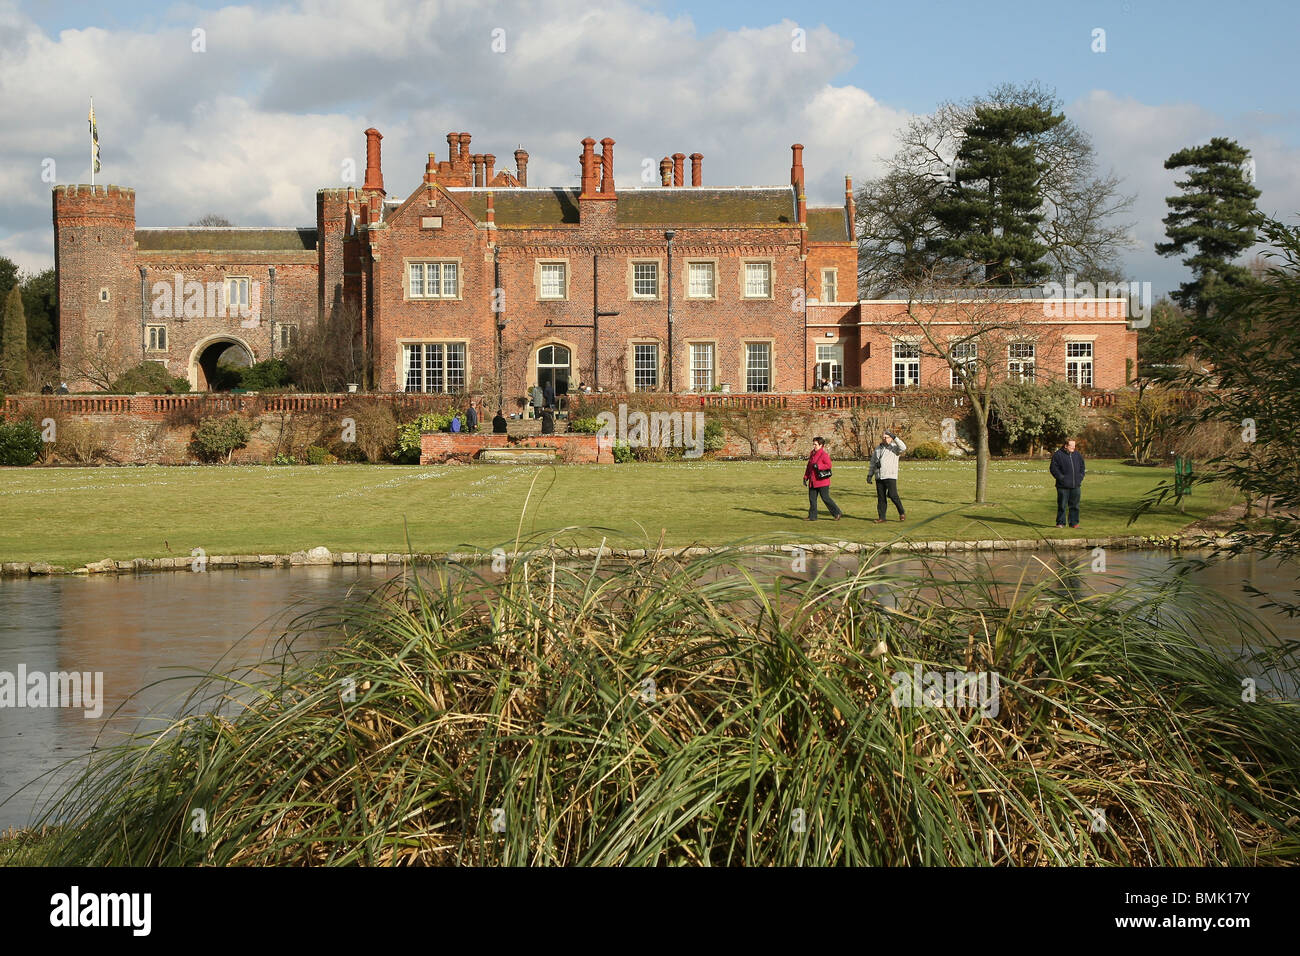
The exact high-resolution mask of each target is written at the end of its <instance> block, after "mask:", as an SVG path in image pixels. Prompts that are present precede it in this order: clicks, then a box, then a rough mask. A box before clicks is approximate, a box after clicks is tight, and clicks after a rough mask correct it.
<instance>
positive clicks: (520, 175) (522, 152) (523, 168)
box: [515, 147, 528, 186]
mask: <svg viewBox="0 0 1300 956" xmlns="http://www.w3.org/2000/svg"><path fill="white" fill-rule="evenodd" d="M515 170H516V173H515V178H516V179H518V180H519V185H520V186H527V185H528V150H526V149H523V148H522V147H521V148H520V149H516V150H515Z"/></svg>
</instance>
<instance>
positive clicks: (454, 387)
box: [402, 342, 465, 392]
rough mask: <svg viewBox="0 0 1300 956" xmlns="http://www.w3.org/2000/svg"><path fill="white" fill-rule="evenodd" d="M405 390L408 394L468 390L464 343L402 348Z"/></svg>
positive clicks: (413, 343)
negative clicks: (466, 388) (466, 385)
mask: <svg viewBox="0 0 1300 956" xmlns="http://www.w3.org/2000/svg"><path fill="white" fill-rule="evenodd" d="M402 368H403V370H404V372H405V375H404V381H403V385H402V388H403V390H404V391H407V392H459V391H463V390H464V388H465V343H464V342H408V343H405V344H403V345H402Z"/></svg>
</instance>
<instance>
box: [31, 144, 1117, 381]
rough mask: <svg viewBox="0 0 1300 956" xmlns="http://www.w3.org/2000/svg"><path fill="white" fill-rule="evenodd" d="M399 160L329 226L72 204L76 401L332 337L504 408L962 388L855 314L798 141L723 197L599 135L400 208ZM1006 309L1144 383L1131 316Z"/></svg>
mask: <svg viewBox="0 0 1300 956" xmlns="http://www.w3.org/2000/svg"><path fill="white" fill-rule="evenodd" d="M381 139H382V136H381V134H380V133H379V131H378V130H375V129H369V130H367V131H366V170H365V180H364V183H363V184H362V185H361V186H360V187H359V188H357V187H342V188H334V187H331V188H324V189H319V190H317V194H316V223H315V226H314V227H307V228H293V229H285V228H277V229H265V228H238V227H231V228H198V227H187V228H175V227H167V228H149V227H144V228H137V226H136V222H135V192H134V190H132V189H128V188H123V187H118V186H106V187H105V186H96V187H91V186H84V185H81V186H57V187H55V189H54V196H53V201H54V209H53V212H54V237H55V256H56V259H55V264H56V269H57V272H58V283H59V303H60V328H61V342H60V360H61V362H62V364H63V374H64V377H65V378H66V379H67V381H68V382H69V385H70V386H71V387H72V388H73V390H84V389H88V388H90V387H92V386H91V384H90V380H89V379H88V378H87V373H86V370H87V369H88V368H92V367H101V366H116V367H119V368H125V367H128V366H130V365H133V364H136V363H138V362H140V361H142V360H153V361H158V362H161V363H163V364H164V365H165V366H166V367H167V368H168V370H169V371H170V372H171V373H172V374H174V375H180V376H185V377H188V378H189V380H190V383H191V385H192V386H193V387H194V388H198V389H204V388H206V387H207V383H208V379H209V376H211V374H212V373H213V371H214V369H215V365H216V362H217V359H218V357H219V356H221V355H222V353H224V352H226V351H227V350H228V349H232V348H233V349H236V350H237V351H238V352H239V353H240V354H241V355H242V357H243V361H244V362H245V363H246V362H252V361H261V360H264V359H267V358H272V357H275V356H277V355H281V354H283V353H284V351H285V350H286V349H288V348H289V347H290V346H291V345H292V344H293V342H294V341H295V338H296V336H297V334H298V332H299V330H300V329H302V328H305V327H306V326H307V325H308V324H310V323H315V322H318V321H325V322H348V323H351V324H352V325H353V326H354V335H355V337H356V340H357V342H358V344H359V345H361V346H363V347H364V349H365V354H366V355H367V356H368V363H369V368H368V370H367V372H366V374H365V375H359V376H358V377H359V378H364V377H366V375H368V380H366V381H361V382H358V385H359V386H360V387H361V388H363V389H374V390H378V391H400V390H405V391H434V392H441V391H461V390H464V389H469V390H472V391H476V392H483V393H485V394H487V395H495V393H496V390H497V382H498V381H500V383H501V387H502V389H503V391H504V395H505V396H506V400H507V404H509V403H510V400H511V399H512V398H514V397H516V396H520V395H522V394H523V393H524V391H525V389H526V388H527V387H529V386H531V385H533V384H535V383H537V382H539V381H541V382H543V383H544V382H547V381H550V382H552V383H553V384H554V386H555V389H556V391H557V393H560V394H563V393H565V392H571V391H573V390H574V389H576V387H577V386H578V384H579V383H586V384H588V385H590V386H592V387H593V388H597V387H599V388H602V389H604V390H605V391H630V390H662V391H673V392H702V391H718V390H721V391H728V392H732V393H743V392H799V391H806V390H809V389H812V388H815V387H816V386H817V385H818V383H819V382H821V381H824V380H826V379H830V380H833V381H838V382H841V383H842V384H843V385H844V386H849V387H854V386H861V387H866V388H890V387H895V386H911V385H921V386H931V387H945V388H946V387H950V385H951V384H952V382H951V378H950V369H949V367H948V365H947V364H946V363H944V362H941V361H940V360H938V359H936V358H934V357H933V356H928V355H923V350H922V348H921V346H920V345H919V338H918V336H917V335H916V334H915V333H916V328H915V324H914V322H912V321H909V320H908V318H907V317H906V315H903V314H901V313H900V310H901V309H902V307H903V304H902V303H901V302H899V301H889V300H878V301H859V300H858V297H857V249H856V243H855V241H854V235H853V229H852V224H853V222H854V218H855V211H854V203H853V192H852V183H851V181H849V180H848V178H847V177H846V179H845V195H844V202H843V204H841V205H836V206H810V205H809V204H808V203H807V201H806V198H805V195H804V167H803V155H802V154H803V147H802V146H800V145H798V144H796V145H794V146H793V147H791V149H792V153H793V157H792V163H791V167H790V182H789V184H788V185H780V186H729V187H716V186H705V185H704V184H703V157H702V156H701V155H700V154H699V153H693V154H691V155H690V156H689V157H687V156H686V155H684V154H682V153H676V154H674V155H672V156H671V157H664V159H663V160H662V161H661V162H660V164H659V174H660V180H661V184H660V185H657V186H648V187H640V188H621V189H620V188H618V187H617V186H616V184H615V182H614V140H612V139H609V138H606V139H603V140H601V141H600V143H599V144H597V143H596V142H595V140H593V139H591V138H587V139H584V140H583V141H582V153H581V156H580V160H579V161H580V164H581V186H580V187H535V186H529V185H528V153H527V152H525V151H524V150H522V149H517V150H515V152H514V156H513V158H514V160H515V169H514V172H509V171H505V170H498V169H497V168H496V156H494V155H493V154H491V153H486V154H481V153H471V152H470V135H469V134H468V133H449V134H447V153H446V158H445V159H442V160H439V159H437V157H436V155H435V154H434V153H429V158H428V163H427V165H426V167H425V169H424V175H423V179H422V181H421V183H420V184H419V185H418V186H417V187H416V188H415V189H414V191H412V192H411V193H410V194H409V195H407V196H406V197H405V198H392V199H390V198H389V196H388V194H387V192H386V191H385V189H384V176H383V171H382V168H381V163H380V140H381ZM597 145H599V147H600V151H599V153H597V152H596V147H597ZM688 158H689V160H690V170H689V183H688V182H687V175H688V173H687V170H686V161H687V159H688ZM1006 301H1007V303H1008V305H1007V307H1013V306H1015V305H1016V304H1017V303H1018V304H1019V305H1020V306H1027V307H1028V308H1030V309H1031V310H1033V311H1034V314H1035V315H1037V316H1039V317H1040V318H1039V319H1038V320H1037V322H1038V324H1039V325H1040V326H1041V328H1042V330H1043V332H1044V335H1042V336H1039V337H1037V339H1036V341H1034V342H1031V341H1028V340H1026V341H1025V342H1024V343H1022V344H1019V345H1016V344H1012V345H1010V346H1008V347H1007V350H1008V356H1007V361H1008V368H1009V369H1010V370H1011V371H1012V372H1015V371H1019V372H1020V373H1021V374H1024V373H1025V372H1026V371H1027V370H1028V371H1029V372H1030V373H1031V374H1032V373H1033V372H1034V371H1035V370H1037V371H1038V372H1039V374H1041V375H1044V377H1069V378H1070V380H1071V381H1073V382H1074V383H1075V384H1077V385H1080V386H1081V387H1097V388H1116V387H1119V386H1122V385H1123V384H1125V382H1126V379H1127V374H1129V373H1131V371H1132V369H1133V368H1134V367H1135V365H1134V364H1133V363H1135V362H1136V351H1137V350H1136V333H1134V332H1131V331H1129V330H1128V329H1127V326H1126V323H1125V317H1124V313H1123V310H1122V308H1121V309H1119V310H1118V311H1115V310H1093V311H1094V312H1095V311H1104V312H1106V314H1105V315H1104V316H1099V317H1098V316H1092V315H1091V314H1089V317H1086V318H1085V317H1082V315H1080V316H1076V315H1075V314H1073V313H1071V314H1070V315H1068V316H1066V317H1065V318H1055V319H1053V318H1048V317H1045V313H1044V310H1043V308H1042V304H1041V302H1038V303H1030V300H1028V299H1014V300H1012V299H1009V300H1006ZM1112 311H1113V312H1114V314H1111V312H1112ZM941 324H949V325H952V327H953V328H954V329H957V328H958V327H959V326H960V320H959V319H958V318H957V317H956V315H955V313H954V316H953V317H951V321H948V322H945V323H941Z"/></svg>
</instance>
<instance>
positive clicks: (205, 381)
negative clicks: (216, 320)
mask: <svg viewBox="0 0 1300 956" xmlns="http://www.w3.org/2000/svg"><path fill="white" fill-rule="evenodd" d="M230 349H237V350H238V352H237V353H236V361H234V362H233V363H231V364H235V365H252V364H253V363H254V362H256V361H257V354H256V353H255V352H254V351H253V349H252V346H250V345H249V344H248V343H247V342H245V341H244V340H243V339H241V338H239V337H238V336H236V335H230V334H228V333H224V332H223V333H219V334H217V335H209V336H207V337H206V338H202V339H199V341H198V342H197V343H195V345H194V350H193V351H192V352H190V363H189V370H188V372H189V379H190V388H191V389H193V390H194V391H196V392H208V391H212V390H213V389H212V384H211V383H212V380H213V378H214V376H215V373H216V371H217V362H219V361H220V360H221V357H222V356H223V355H225V353H226V352H227V351H228V350H230Z"/></svg>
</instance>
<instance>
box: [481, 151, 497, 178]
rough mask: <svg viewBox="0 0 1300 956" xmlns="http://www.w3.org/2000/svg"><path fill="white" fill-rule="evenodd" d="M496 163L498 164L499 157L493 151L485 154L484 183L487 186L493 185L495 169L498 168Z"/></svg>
mask: <svg viewBox="0 0 1300 956" xmlns="http://www.w3.org/2000/svg"><path fill="white" fill-rule="evenodd" d="M496 165H497V158H496V155H495V154H493V153H484V154H483V166H484V169H483V185H485V186H491V185H492V176H493V171H494V170H495V169H496Z"/></svg>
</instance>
